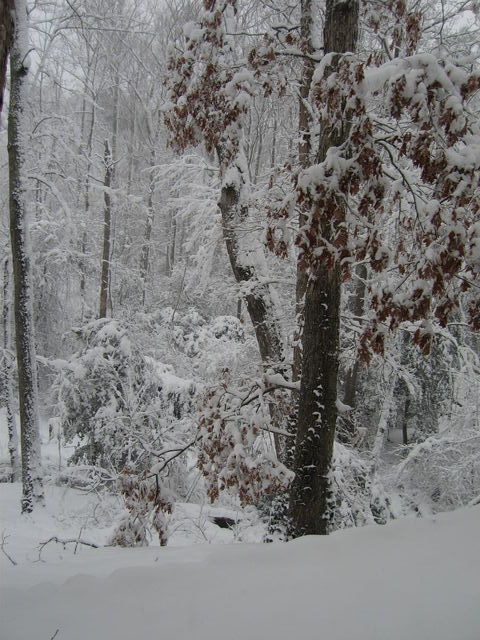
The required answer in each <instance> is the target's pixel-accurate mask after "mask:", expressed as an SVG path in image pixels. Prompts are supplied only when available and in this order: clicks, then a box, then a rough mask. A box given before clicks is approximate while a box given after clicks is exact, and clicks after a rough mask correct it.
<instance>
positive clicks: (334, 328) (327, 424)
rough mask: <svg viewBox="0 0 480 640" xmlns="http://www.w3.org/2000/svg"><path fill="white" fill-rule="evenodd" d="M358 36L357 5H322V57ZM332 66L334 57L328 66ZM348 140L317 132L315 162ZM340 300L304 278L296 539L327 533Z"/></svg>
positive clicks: (324, 281) (318, 279)
mask: <svg viewBox="0 0 480 640" xmlns="http://www.w3.org/2000/svg"><path fill="white" fill-rule="evenodd" d="M357 33H358V0H345V1H343V2H338V0H327V5H326V14H325V27H324V51H325V53H332V52H337V53H343V52H345V51H354V50H355V47H356V43H357ZM337 63H338V60H335V58H334V60H333V62H332V64H333V65H335V64H337ZM347 135H348V125H347V124H345V125H344V128H343V130H341V131H335V132H332V131H325V130H324V131H322V133H321V137H320V147H319V153H318V161H319V162H322V161H323V160H324V159H325V156H326V153H327V151H328V149H329V148H330V147H332V146H338V145H340V144H342V143H343V142H344V141H345V139H346V137H347ZM323 215H324V216H325V218H326V219H325V221H324V223H323V224H321V225H320V228H323V229H329V228H331V225H330V222H331V221H330V220H329V219H328V216H329V212H328V211H325V212H324V214H323ZM334 231H335V230H334ZM326 240H327V241H328V240H329V238H326ZM340 299H341V279H340V272H339V268H338V267H332V268H328V267H325V266H324V265H320V266H319V267H318V268H317V269H316V270H315V272H314V273H311V274H310V275H309V278H308V283H307V286H306V290H305V304H304V310H303V313H304V326H303V335H302V365H301V370H302V374H301V383H300V396H299V408H298V418H297V434H296V445H295V463H294V471H295V479H294V482H293V484H292V490H291V497H290V517H291V533H292V535H293V536H295V537H297V536H301V535H306V534H326V533H328V525H329V495H330V481H329V474H330V468H331V461H332V454H333V443H334V438H335V427H336V421H337V406H336V401H337V373H338V355H339V354H338V349H339V333H340Z"/></svg>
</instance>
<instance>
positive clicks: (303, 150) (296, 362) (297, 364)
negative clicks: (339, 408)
mask: <svg viewBox="0 0 480 640" xmlns="http://www.w3.org/2000/svg"><path fill="white" fill-rule="evenodd" d="M301 12H302V15H301V20H300V37H301V49H302V52H303V53H305V54H306V55H307V56H308V55H311V54H312V53H313V51H314V48H313V43H312V27H313V16H312V0H303V1H302V3H301ZM313 71H314V63H313V60H311V59H310V58H304V61H303V68H302V77H301V81H300V95H299V102H298V133H299V141H298V163H299V165H300V167H301V168H302V169H306V168H307V167H308V166H310V163H311V161H312V158H311V155H312V142H311V132H310V128H311V124H312V123H311V115H310V109H309V108H308V96H309V94H310V86H311V84H312V77H313ZM305 220H306V218H305V212H304V211H300V215H299V221H298V222H299V226H300V227H302V226H303V225H304V224H305ZM307 281H308V275H307V273H306V271H305V270H304V269H301V268H300V266H297V284H296V292H295V314H296V325H297V331H296V334H295V344H294V347H293V370H292V379H293V380H294V381H297V380H299V379H300V375H301V370H302V344H301V339H302V329H303V321H304V319H303V304H304V297H305V291H306V288H307ZM295 400H298V398H296V399H295Z"/></svg>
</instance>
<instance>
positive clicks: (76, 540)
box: [38, 536, 100, 560]
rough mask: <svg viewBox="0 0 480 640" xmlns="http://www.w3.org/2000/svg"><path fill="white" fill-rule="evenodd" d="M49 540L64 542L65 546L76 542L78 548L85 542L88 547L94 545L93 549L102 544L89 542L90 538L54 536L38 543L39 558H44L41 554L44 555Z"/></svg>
mask: <svg viewBox="0 0 480 640" xmlns="http://www.w3.org/2000/svg"><path fill="white" fill-rule="evenodd" d="M49 542H58V543H59V544H63V546H64V547H65V545H67V544H75V549H77V547H78V545H79V544H83V545H85V546H86V547H93V549H99V548H100V545H98V544H95V542H89V541H88V540H82V539H81V538H68V539H62V538H58V537H57V536H52V537H51V538H49V539H48V540H45V542H41V543H40V544H39V545H38V560H41V559H42V558H41V555H42V551H43V548H44V547H45V546H46V545H47V544H49Z"/></svg>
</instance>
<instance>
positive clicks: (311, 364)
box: [166, 0, 480, 535]
mask: <svg viewBox="0 0 480 640" xmlns="http://www.w3.org/2000/svg"><path fill="white" fill-rule="evenodd" d="M381 7H383V9H384V10H385V11H384V13H386V14H387V15H388V19H387V18H386V17H385V16H384V14H383V13H382V11H378V10H377V9H378V8H379V7H377V6H376V4H375V6H373V5H372V3H364V4H362V9H363V10H364V19H365V23H366V24H368V26H369V29H370V31H369V38H371V39H373V40H374V39H375V38H377V37H378V41H379V42H380V43H381V46H382V49H381V50H380V49H378V48H376V45H375V46H374V47H373V49H372V51H371V52H364V53H361V54H356V53H355V50H356V48H357V39H358V29H359V27H358V25H359V11H360V7H359V2H357V1H353V0H346V1H344V2H339V1H338V0H327V2H326V12H325V20H324V43H323V51H322V52H321V53H320V52H318V51H317V52H315V51H312V45H311V38H309V29H311V24H312V23H313V20H312V15H311V11H312V5H311V3H309V2H303V3H301V8H302V11H303V13H302V16H301V20H300V25H301V30H300V31H301V36H302V39H301V42H300V46H299V47H298V48H295V46H293V45H295V44H296V43H297V41H296V40H295V38H294V37H293V36H292V35H291V33H290V31H289V28H288V26H287V25H286V24H284V23H282V24H281V25H280V26H278V24H276V25H275V26H274V27H273V29H272V30H273V31H274V32H275V34H274V35H273V36H272V35H271V34H268V33H267V34H265V35H264V36H262V38H263V39H260V41H259V42H257V43H256V45H255V46H253V47H252V48H251V49H250V51H249V52H247V53H246V55H245V56H244V57H242V58H240V59H239V57H238V56H236V55H235V54H236V53H237V51H236V49H235V41H234V38H235V35H234V34H235V33H236V34H237V36H238V35H239V30H236V29H235V18H234V13H235V11H236V10H237V3H236V2H234V0H230V1H224V2H216V1H208V2H205V3H204V11H203V13H202V14H201V17H200V19H199V20H198V22H197V24H196V25H189V26H188V28H187V29H186V32H185V34H186V43H185V46H184V47H183V51H182V52H181V53H179V54H178V55H175V56H174V57H173V58H172V61H171V63H170V71H171V76H170V78H169V85H170V99H171V101H172V105H171V109H170V111H169V112H168V113H167V116H166V117H167V125H168V127H169V128H170V129H171V131H172V133H173V135H174V137H175V140H174V144H175V145H176V146H177V148H179V149H183V148H185V147H186V146H188V145H199V144H203V145H205V147H206V150H207V152H212V151H216V153H217V156H218V159H219V166H220V174H221V177H222V184H221V193H220V201H219V207H220V210H221V212H222V220H223V229H224V238H225V241H226V245H227V249H228V251H229V256H230V261H231V265H232V268H233V271H234V273H235V276H236V278H237V281H242V279H243V281H244V282H248V283H249V284H250V285H251V284H252V283H253V282H254V281H255V273H256V272H255V269H256V264H255V265H254V267H252V265H251V263H248V262H245V256H250V257H251V256H252V255H253V254H254V252H253V251H252V250H250V251H245V250H244V246H242V231H243V233H245V229H246V228H248V226H247V225H248V222H247V221H248V219H249V218H248V216H249V209H248V206H249V195H248V171H247V165H246V162H245V159H244V154H243V138H244V134H245V130H246V124H245V123H246V122H247V117H248V116H249V114H250V111H249V109H250V107H251V104H252V100H251V97H252V96H253V95H258V94H259V92H260V91H262V90H263V91H265V92H268V91H270V92H271V91H272V90H273V86H275V84H276V83H278V76H279V75H281V74H279V72H278V66H277V67H275V65H276V61H277V60H278V59H279V58H280V57H281V56H289V57H293V58H300V59H301V60H304V70H303V73H302V80H301V83H300V87H301V91H300V99H301V102H300V105H301V108H300V129H301V131H300V139H301V144H300V149H299V152H300V153H299V156H300V157H299V160H300V162H299V165H300V168H301V171H299V172H298V173H297V174H295V172H291V173H293V178H294V182H295V190H294V193H293V194H292V195H291V197H288V196H287V197H286V198H284V200H283V202H281V203H280V205H281V206H279V207H278V208H277V211H273V214H272V215H271V218H272V219H273V220H277V221H280V223H279V224H278V227H279V229H280V231H279V234H278V235H276V231H275V229H273V230H272V231H271V232H270V231H269V235H268V236H267V241H268V243H269V245H270V246H271V248H273V249H274V250H275V251H277V253H279V254H281V253H286V252H287V250H288V247H287V244H286V242H285V240H284V238H285V227H286V225H287V224H288V223H289V222H290V220H291V215H292V211H294V210H296V211H297V212H298V211H299V210H300V214H301V215H300V226H299V230H298V234H297V238H296V244H297V247H298V265H299V269H298V272H297V309H300V312H301V313H300V314H298V315H300V316H301V314H302V313H303V321H302V322H303V328H301V329H302V331H301V334H302V352H301V366H300V365H299V364H298V362H297V364H296V370H297V374H298V371H299V370H300V371H301V379H300V396H299V402H298V416H297V440H296V445H295V462H294V470H295V473H296V477H295V480H294V483H293V485H292V492H291V518H292V532H293V535H302V534H305V533H326V532H327V531H328V528H329V520H330V513H329V511H330V506H329V504H330V489H331V487H330V483H331V479H330V474H331V460H332V453H333V444H334V438H335V430H336V422H337V418H338V413H339V410H338V407H339V406H341V403H340V404H339V403H338V400H337V386H338V368H339V344H340V342H339V337H340V311H341V291H342V281H343V280H346V279H348V278H349V277H351V275H352V271H354V270H357V273H360V274H361V272H362V269H361V265H362V264H364V265H367V272H366V273H365V269H363V276H365V275H366V276H367V280H368V284H369V287H368V291H367V292H365V290H363V291H362V290H361V289H362V288H363V287H362V288H361V289H360V290H359V292H358V297H359V300H363V299H364V298H365V297H367V299H368V301H369V303H370V306H371V308H372V310H371V312H370V313H369V315H368V317H367V318H366V319H365V320H366V321H365V323H364V328H363V329H362V336H361V340H360V347H359V352H358V355H359V358H361V359H363V360H365V361H368V360H369V359H370V358H371V356H372V352H377V353H380V354H381V353H382V352H383V350H384V346H385V337H386V335H387V332H388V331H389V330H394V329H397V328H398V327H400V326H405V325H409V327H410V329H409V330H411V329H412V327H413V338H414V342H415V343H416V344H417V345H418V346H419V347H420V348H421V349H422V350H423V351H424V352H425V353H426V352H428V350H429V349H430V346H431V343H432V340H433V335H434V329H433V325H434V323H437V324H440V326H445V325H446V323H447V321H448V318H449V317H450V315H451V313H452V312H453V311H454V310H455V309H456V307H457V306H458V302H459V299H458V296H457V295H456V294H455V283H463V284H462V290H463V291H464V293H465V295H464V297H463V300H464V303H465V304H466V305H467V307H468V309H469V322H470V324H471V326H472V327H473V328H478V327H479V308H480V307H479V304H478V300H476V299H475V297H474V296H471V294H470V293H469V291H471V289H472V286H476V285H475V282H476V281H478V259H477V246H478V237H477V236H478V233H479V225H478V224H477V221H478V214H479V208H478V205H477V195H478V194H477V191H478V184H477V182H476V180H475V178H474V175H475V171H477V170H478V163H479V158H478V157H477V155H478V154H476V153H475V152H474V151H473V149H475V148H476V140H477V123H476V116H475V112H474V111H473V110H471V109H470V105H469V101H471V100H472V99H473V96H474V95H475V92H476V91H477V90H478V88H479V79H478V75H477V74H476V73H471V72H470V71H469V70H468V69H466V68H461V66H460V65H455V64H453V63H452V62H451V61H449V60H448V56H447V57H446V59H442V58H436V57H435V56H433V55H430V54H425V53H417V51H418V46H419V39H420V36H421V34H422V20H423V15H422V13H421V11H420V9H419V7H417V6H416V5H415V6H413V7H412V8H409V7H408V6H407V4H406V3H403V2H387V3H381ZM279 12H280V13H281V12H282V9H281V8H279ZM390 18H391V20H390ZM389 24H395V25H396V26H395V28H393V29H390V27H389V26H388V25H389ZM309 25H310V26H309ZM294 29H295V28H294ZM284 32H288V35H286V36H285V35H284ZM252 37H254V36H253V35H252ZM373 40H372V41H373ZM283 84H285V83H283ZM432 122H433V123H434V126H432ZM314 142H315V143H316V144H317V145H318V148H317V149H316V150H314V149H313V143H314ZM290 169H291V167H290ZM395 207H398V212H399V213H398V218H397V220H396V222H395V224H396V232H397V236H396V237H395V235H394V234H395V230H394V226H393V225H394V222H393V220H392V217H390V218H389V217H388V215H387V213H388V212H391V211H392V210H394V211H396V209H395ZM272 208H273V209H274V207H272V206H271V205H270V210H271V209H272ZM280 224H282V225H283V226H280ZM272 226H275V224H274V223H273V224H272ZM246 235H247V237H249V239H250V236H248V234H246ZM278 238H281V240H279V239H278ZM392 242H395V250H393V251H392V250H391V245H392ZM255 255H258V254H257V253H255ZM239 259H240V261H239ZM242 261H243V262H242ZM357 265H360V266H359V267H358V268H357ZM239 267H240V268H239ZM245 267H248V268H247V270H245ZM244 273H246V274H247V275H248V277H247V278H243V275H242V274H244ZM363 279H364V280H365V277H363ZM248 291H249V293H250V292H251V294H250V295H251V296H252V298H253V300H254V301H257V302H259V301H263V300H264V298H263V293H262V291H261V289H260V288H257V287H255V288H252V287H251V286H250V287H249V289H248ZM303 297H304V302H303V301H302V298H303ZM247 307H248V300H247ZM250 307H252V305H250ZM249 311H250V315H251V317H252V321H253V324H254V327H255V329H256V332H257V338H259V330H258V327H257V326H256V324H255V310H254V309H251V308H249ZM257 319H258V318H257ZM261 326H263V327H264V328H268V329H269V330H272V327H274V326H275V324H274V323H272V322H268V321H266V318H265V319H262V324H261ZM259 345H260V350H262V344H261V339H259ZM297 355H298V351H297ZM297 360H298V358H297V357H296V358H295V361H297ZM348 384H350V386H351V385H352V384H354V381H353V382H352V381H350V382H349V383H348ZM347 390H348V389H347ZM348 391H349V396H350V397H354V396H353V393H352V391H351V390H348ZM387 409H388V410H389V408H388V406H387V405H386V406H385V411H384V412H383V413H384V414H385V415H384V418H385V419H384V420H383V423H385V424H386V422H387V419H388V415H387V413H388V411H387ZM382 429H383V427H382Z"/></svg>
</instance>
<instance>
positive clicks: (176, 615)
mask: <svg viewBox="0 0 480 640" xmlns="http://www.w3.org/2000/svg"><path fill="white" fill-rule="evenodd" d="M18 489H19V488H18V487H12V486H11V485H10V486H9V485H5V484H3V485H0V501H1V503H0V507H1V511H0V513H1V514H2V520H3V522H2V524H1V525H0V531H2V530H3V531H5V533H7V534H10V538H8V539H7V546H6V547H5V549H6V550H7V552H9V553H10V555H11V556H12V558H13V559H15V560H16V561H17V563H18V564H17V565H16V566H13V565H12V564H11V563H10V562H9V560H8V559H7V558H6V557H5V556H4V554H1V557H0V570H1V573H0V576H1V577H0V609H1V610H0V619H1V621H2V622H1V631H0V637H1V638H2V639H5V640H33V639H35V640H44V639H45V640H49V639H50V638H52V637H53V636H55V634H56V636H55V637H56V638H57V639H58V640H86V639H88V640H109V639H112V640H113V639H115V640H132V639H134V638H138V639H139V640H144V639H145V640H147V639H149V638H163V639H165V640H175V639H178V640H187V639H189V638H194V639H195V640H217V639H222V640H224V639H225V638H227V639H228V640H237V639H238V640H240V639H242V640H244V639H247V638H248V639H251V640H256V639H257V638H258V639H259V640H260V638H261V639H262V640H263V639H265V638H274V639H275V640H284V639H285V640H287V639H288V640H292V639H296V638H301V639H303V638H320V639H323V638H324V639H325V640H405V639H408V640H430V639H431V640H479V638H480V605H479V603H480V578H479V571H478V569H479V560H478V540H479V531H480V507H472V508H469V509H463V510H460V511H457V512H454V513H448V514H444V515H441V516H437V517H436V518H435V519H423V520H420V519H415V520H403V521H397V522H395V523H393V524H391V525H387V526H385V527H380V526H373V527H365V528H363V529H350V530H344V531H340V532H337V533H335V534H334V535H332V536H330V537H329V538H317V537H307V538H302V539H299V540H296V541H294V542H291V543H288V544H270V545H260V544H238V545H209V544H203V545H194V546H183V547H167V548H159V547H148V548H141V549H118V548H100V549H90V548H88V547H83V546H79V547H78V549H77V552H76V553H74V545H68V547H67V548H66V549H65V550H64V549H63V547H62V546H61V545H58V544H55V543H52V544H49V545H47V547H45V549H44V550H43V552H42V554H41V559H42V560H41V561H36V560H38V550H36V548H35V547H36V545H37V544H38V541H39V540H40V539H42V536H43V539H45V536H47V535H49V534H50V535H51V527H52V520H51V519H50V520H49V518H51V514H50V515H49V514H48V512H42V511H40V512H38V513H36V514H35V515H32V516H28V517H26V516H18V515H15V514H16V508H14V506H13V505H14V498H15V502H16V497H17V493H18ZM54 490H56V491H60V490H59V489H58V488H52V489H51V491H54ZM70 491H71V490H70ZM68 495H69V497H65V496H64V500H67V502H68V505H67V506H68V508H69V509H70V512H69V518H70V517H71V516H72V512H71V509H72V501H73V502H75V501H76V508H77V510H78V514H81V513H83V512H82V509H83V507H82V502H81V500H80V498H78V497H77V498H74V497H73V496H74V494H73V493H69V494H68ZM50 498H51V501H52V499H53V495H51V496H50ZM57 498H58V496H57ZM47 499H48V495H47ZM60 503H61V501H59V500H57V504H60ZM67 506H65V507H64V508H65V509H67ZM83 506H85V505H83ZM3 507H6V508H3ZM184 509H186V510H187V511H188V505H187V506H185V507H184ZM59 512H61V509H59ZM192 513H193V512H192ZM99 519H100V516H99ZM80 521H81V517H80V516H79V520H78V521H77V523H76V526H77V534H78V525H79V522H80ZM56 522H57V525H58V526H59V529H58V531H57V533H58V535H59V536H60V537H61V536H62V535H63V536H64V537H65V535H64V532H62V530H61V521H60V520H59V519H58V517H57V520H56ZM97 524H98V523H97ZM69 526H72V525H71V524H70V525H69ZM212 526H213V525H212ZM67 534H68V532H67ZM82 537H83V538H88V539H89V540H93V539H94V540H96V541H97V542H98V541H100V540H102V539H103V538H104V537H105V532H104V531H103V530H102V529H97V530H95V529H89V530H87V528H85V531H84V532H82ZM205 540H208V536H205ZM184 542H185V541H184ZM29 545H30V546H29ZM57 630H58V631H57Z"/></svg>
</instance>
